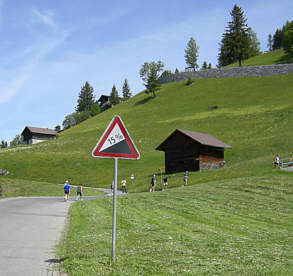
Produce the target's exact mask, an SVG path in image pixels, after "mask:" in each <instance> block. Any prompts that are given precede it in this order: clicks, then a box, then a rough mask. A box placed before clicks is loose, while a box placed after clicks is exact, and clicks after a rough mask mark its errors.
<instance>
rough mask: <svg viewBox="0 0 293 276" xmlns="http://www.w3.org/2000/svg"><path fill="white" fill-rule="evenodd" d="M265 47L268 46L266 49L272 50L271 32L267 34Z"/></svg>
mask: <svg viewBox="0 0 293 276" xmlns="http://www.w3.org/2000/svg"><path fill="white" fill-rule="evenodd" d="M267 47H268V51H269V52H270V51H272V50H273V37H272V35H271V34H269V35H268V44H267Z"/></svg>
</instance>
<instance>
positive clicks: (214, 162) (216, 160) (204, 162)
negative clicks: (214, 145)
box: [199, 155, 225, 171]
mask: <svg viewBox="0 0 293 276" xmlns="http://www.w3.org/2000/svg"><path fill="white" fill-rule="evenodd" d="M224 166H225V161H224V158H222V157H213V156H207V155H200V156H199V167H200V168H199V169H200V170H201V171H204V170H209V169H215V168H222V167H224Z"/></svg>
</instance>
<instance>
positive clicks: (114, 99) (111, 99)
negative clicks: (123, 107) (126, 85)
mask: <svg viewBox="0 0 293 276" xmlns="http://www.w3.org/2000/svg"><path fill="white" fill-rule="evenodd" d="M109 102H110V104H111V105H116V104H119V102H120V100H119V95H118V91H117V89H116V86H115V84H114V85H113V87H112V91H111V94H110V97H109Z"/></svg>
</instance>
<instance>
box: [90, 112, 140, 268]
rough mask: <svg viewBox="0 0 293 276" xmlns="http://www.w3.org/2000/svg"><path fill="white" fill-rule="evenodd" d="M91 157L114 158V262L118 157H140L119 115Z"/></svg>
mask: <svg viewBox="0 0 293 276" xmlns="http://www.w3.org/2000/svg"><path fill="white" fill-rule="evenodd" d="M92 157H98V158H114V187H113V217H112V262H113V263H115V259H116V255H115V247H116V200H117V175H118V158H120V159H130V160H138V159H139V158H140V154H139V152H138V150H137V149H136V147H135V145H134V143H133V141H132V140H131V138H130V136H129V133H128V131H127V129H126V128H125V126H124V124H123V122H122V120H121V118H120V117H119V116H117V115H116V116H114V117H113V119H112V121H111V122H110V124H109V125H108V127H107V129H106V130H105V132H104V134H103V135H102V136H101V138H100V140H99V141H98V143H97V144H96V146H95V147H94V149H93V151H92Z"/></svg>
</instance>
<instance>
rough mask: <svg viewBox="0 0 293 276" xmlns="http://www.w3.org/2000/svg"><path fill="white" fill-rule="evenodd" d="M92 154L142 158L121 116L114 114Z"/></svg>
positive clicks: (108, 156)
mask: <svg viewBox="0 0 293 276" xmlns="http://www.w3.org/2000/svg"><path fill="white" fill-rule="evenodd" d="M92 156H93V157H101V158H103V157H105V158H113V157H119V158H124V159H139V158H140V155H139V152H138V150H137V149H136V147H135V145H134V143H133V142H132V140H131V138H130V136H129V134H128V132H127V130H126V128H125V126H124V124H123V122H122V120H121V119H120V117H119V116H114V118H113V119H112V121H111V122H110V124H109V125H108V127H107V129H106V130H105V132H104V134H103V135H102V137H101V138H100V140H99V142H98V143H97V145H96V146H95V148H94V150H93V151H92Z"/></svg>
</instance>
